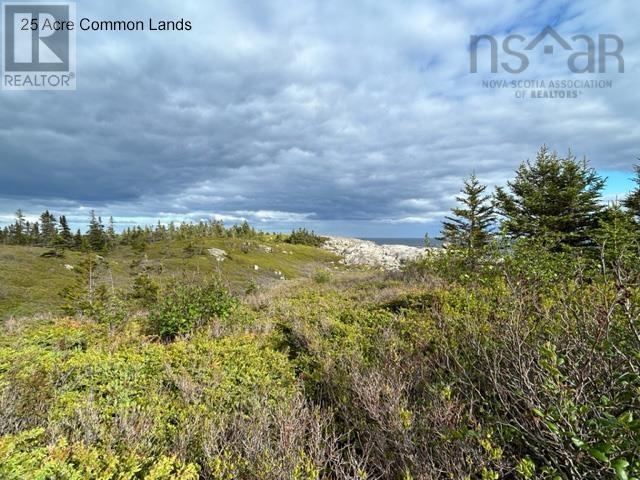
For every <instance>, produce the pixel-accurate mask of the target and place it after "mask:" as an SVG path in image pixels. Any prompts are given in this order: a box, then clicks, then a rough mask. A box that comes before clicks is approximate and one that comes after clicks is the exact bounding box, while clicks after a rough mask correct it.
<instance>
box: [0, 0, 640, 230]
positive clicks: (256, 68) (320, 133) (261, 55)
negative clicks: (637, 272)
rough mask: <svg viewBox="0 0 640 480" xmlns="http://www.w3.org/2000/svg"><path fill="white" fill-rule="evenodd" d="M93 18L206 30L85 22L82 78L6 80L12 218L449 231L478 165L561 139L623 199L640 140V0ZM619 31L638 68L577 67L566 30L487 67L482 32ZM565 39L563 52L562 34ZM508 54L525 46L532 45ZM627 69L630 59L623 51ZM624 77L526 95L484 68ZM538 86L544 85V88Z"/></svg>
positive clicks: (561, 147) (190, 1) (301, 7)
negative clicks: (473, 57) (10, 84)
mask: <svg viewBox="0 0 640 480" xmlns="http://www.w3.org/2000/svg"><path fill="white" fill-rule="evenodd" d="M77 16H78V18H84V17H86V18H90V19H92V20H116V19H125V20H126V19H132V20H137V19H142V20H144V21H148V19H149V18H153V19H154V20H155V21H158V20H165V19H166V20H179V19H181V18H183V19H185V20H190V21H191V23H192V26H193V27H192V30H191V31H189V32H184V31H183V32H152V31H148V30H147V31H142V32H141V31H138V32H92V31H79V32H77V69H78V70H77V90H76V91H71V92H15V91H1V92H0V223H1V222H9V221H11V220H12V217H13V212H15V210H16V209H17V208H22V209H23V210H24V211H26V212H27V213H29V214H31V215H34V216H37V215H38V214H39V213H40V212H41V211H42V210H44V209H45V208H47V209H49V210H51V211H52V212H54V213H57V214H61V213H64V214H67V216H68V218H70V219H71V220H72V222H73V224H74V225H77V226H80V224H85V223H86V221H87V218H88V214H89V212H90V211H91V210H92V209H93V210H95V211H96V212H97V213H98V214H100V215H102V216H104V217H108V216H109V215H112V216H113V217H114V218H115V221H116V224H117V225H118V226H119V227H120V228H122V227H125V226H128V225H133V224H153V223H156V222H157V221H158V220H160V221H162V222H169V221H182V220H186V221H198V220H202V219H219V220H223V221H225V223H227V224H232V223H237V222H240V221H243V220H245V219H246V220H248V221H249V222H250V223H252V224H254V225H255V226H256V227H258V228H260V229H263V230H269V231H287V230H290V229H292V228H294V227H303V226H304V227H307V228H311V229H314V230H316V231H318V232H321V233H325V234H338V235H350V236H360V237H420V236H423V235H424V234H425V232H429V233H430V234H431V235H434V234H436V233H437V232H438V231H439V229H440V222H441V221H442V218H443V216H444V215H446V214H447V211H448V210H449V209H450V208H451V207H452V206H453V205H454V203H455V196H456V195H457V193H458V191H459V189H460V186H461V183H462V180H463V178H464V177H465V176H467V175H469V174H470V173H472V172H475V173H476V174H477V175H478V177H479V178H480V179H481V181H483V182H484V183H486V184H487V185H488V186H489V188H490V189H493V187H495V186H496V185H503V184H504V183H505V182H506V181H508V180H509V179H510V178H512V177H513V172H514V170H515V168H517V166H518V165H519V164H520V163H521V162H522V161H525V160H527V159H532V158H534V157H535V154H536V151H537V150H538V149H539V147H540V146H541V145H542V144H547V145H548V146H549V147H550V148H551V149H553V150H557V151H558V152H559V153H560V154H565V153H566V152H567V151H568V150H569V149H571V151H572V152H573V153H574V154H575V155H576V156H578V157H579V158H582V157H583V156H584V157H586V158H587V159H588V160H589V162H590V165H591V166H592V167H594V168H596V169H598V170H599V171H600V172H601V173H602V174H603V175H605V176H607V177H608V178H609V181H608V184H607V188H606V191H605V192H604V193H605V199H606V200H614V199H616V198H618V199H619V198H622V197H624V195H625V193H626V192H628V191H629V190H630V189H631V188H632V186H633V184H632V182H631V180H630V179H631V178H632V176H633V175H632V171H633V165H634V163H638V162H639V160H638V157H640V122H639V121H638V120H639V114H638V106H639V104H640V91H639V90H638V88H637V85H638V84H639V83H640V82H639V80H640V67H639V63H638V60H639V55H638V47H640V29H638V28H637V20H638V18H640V2H629V1H623V0H611V1H608V2H601V1H595V0H593V1H592V0H585V1H558V0H555V1H544V0H520V1H510V2H504V1H502V0H500V1H498V0H446V1H433V0H429V1H426V0H421V1H417V0H416V1H414V0H398V1H393V2H391V1H383V0H378V1H374V0H351V1H349V2H345V1H344V0H318V1H313V0H295V1H294V0H270V1H249V0H207V1H205V0H185V1H181V2H169V1H159V0H153V1H151V0H143V1H136V2H130V1H128V0H127V1H125V0H110V1H109V2H82V3H78V5H77ZM546 26H551V27H553V28H554V29H555V30H556V31H557V32H558V33H559V34H560V35H562V37H563V38H567V39H570V38H571V37H572V36H573V35H579V34H582V35H588V36H591V37H592V38H595V39H596V41H595V43H596V44H598V41H597V39H598V35H600V34H615V35H617V36H618V37H620V38H621V39H622V40H623V41H624V50H623V55H624V62H625V70H624V73H619V72H618V71H617V65H615V62H613V60H611V62H610V63H609V64H608V65H607V67H608V69H607V72H606V73H595V74H589V73H582V74H577V73H571V72H570V71H569V70H568V69H567V65H566V63H565V62H566V56H567V53H566V52H563V51H562V49H561V48H560V47H559V45H558V44H555V43H554V42H553V39H551V38H547V39H545V41H543V42H542V43H541V44H540V45H539V48H537V49H535V50H532V51H531V52H529V53H528V55H529V57H530V65H529V67H528V68H527V70H526V71H524V72H522V73H518V74H510V73H508V72H505V71H502V70H501V71H499V72H498V73H491V72H490V71H489V56H488V53H487V49H486V44H485V48H484V49H482V48H481V49H480V50H479V68H478V70H479V71H478V73H471V72H470V59H469V42H470V36H471V35H480V34H492V35H494V36H495V37H496V38H497V39H498V40H499V41H500V42H501V41H502V39H503V38H504V37H505V36H506V35H508V34H518V35H522V36H523V37H525V38H526V39H532V38H533V37H535V36H536V35H537V34H538V33H539V32H540V31H541V30H542V29H543V28H545V27H546ZM546 44H553V45H555V49H556V50H555V52H556V53H555V54H554V55H546V54H544V53H543V46H544V45H546ZM500 55H501V56H500V60H501V61H504V60H508V61H509V62H510V63H511V64H517V59H515V58H509V57H504V56H503V55H504V53H503V52H500ZM614 67H616V68H614ZM567 79H568V80H576V79H577V80H587V79H595V80H608V81H611V86H610V88H596V89H584V90H581V91H580V92H579V94H578V95H577V98H516V95H515V93H516V90H514V89H511V88H488V87H486V86H483V83H482V81H483V80H486V81H488V80H504V81H507V82H510V81H512V80H516V81H520V80H522V81H525V80H546V81H548V80H567ZM527 92H528V90H527Z"/></svg>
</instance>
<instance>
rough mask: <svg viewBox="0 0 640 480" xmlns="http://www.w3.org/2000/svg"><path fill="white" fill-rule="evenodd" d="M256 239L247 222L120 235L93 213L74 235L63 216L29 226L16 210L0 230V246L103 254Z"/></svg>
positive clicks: (170, 226) (139, 229)
mask: <svg viewBox="0 0 640 480" xmlns="http://www.w3.org/2000/svg"><path fill="white" fill-rule="evenodd" d="M256 235H258V233H257V232H256V231H255V230H254V229H253V228H252V227H251V226H250V225H249V223H248V222H246V221H245V222H243V223H241V224H239V225H233V226H231V227H229V228H226V227H225V226H224V224H223V222H221V221H217V220H210V221H206V222H205V221H201V222H198V223H186V222H182V223H179V224H176V223H175V222H170V223H169V224H168V225H164V224H162V223H160V222H158V223H157V225H155V226H154V227H151V226H144V227H141V226H135V227H127V228H126V229H124V230H123V231H122V232H117V231H116V228H115V222H114V220H113V217H110V218H109V221H108V223H107V225H106V226H105V224H104V222H103V221H102V217H100V216H98V215H97V214H96V213H95V211H93V210H92V211H91V213H90V215H89V224H88V229H87V230H86V231H85V232H84V233H83V232H82V231H81V230H80V229H77V230H76V231H75V233H74V232H72V230H71V228H70V226H69V222H68V220H67V217H66V215H60V216H59V217H56V216H55V215H53V214H52V213H50V212H49V210H46V211H44V212H43V213H42V214H41V215H40V217H39V218H38V220H37V221H35V222H30V221H28V220H27V219H26V216H25V214H24V212H23V211H22V210H18V211H17V212H16V219H15V221H14V223H13V224H11V225H8V226H6V227H4V228H2V229H1V230H0V244H5V245H26V246H37V247H50V248H56V249H70V250H83V251H89V250H91V251H94V252H104V251H108V250H112V249H113V248H115V247H116V246H118V245H130V246H132V247H134V248H144V246H145V245H147V244H149V243H152V242H159V241H162V240H180V239H196V238H209V237H211V238H219V237H242V238H248V237H253V236H256Z"/></svg>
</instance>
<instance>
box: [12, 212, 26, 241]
mask: <svg viewBox="0 0 640 480" xmlns="http://www.w3.org/2000/svg"><path fill="white" fill-rule="evenodd" d="M12 230H13V232H12V236H13V241H14V243H15V244H17V245H24V244H25V243H26V241H27V239H26V222H25V217H24V213H22V210H21V209H18V210H17V211H16V222H15V223H14V224H13V229H12Z"/></svg>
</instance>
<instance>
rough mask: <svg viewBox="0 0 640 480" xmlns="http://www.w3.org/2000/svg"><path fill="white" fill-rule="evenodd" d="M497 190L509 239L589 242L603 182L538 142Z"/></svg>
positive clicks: (578, 163)
mask: <svg viewBox="0 0 640 480" xmlns="http://www.w3.org/2000/svg"><path fill="white" fill-rule="evenodd" d="M507 185H508V191H507V190H505V189H503V188H498V189H497V191H496V200H497V205H498V208H499V211H500V213H501V214H502V215H503V216H504V218H505V219H504V222H503V228H504V230H505V231H506V233H507V234H508V235H510V236H511V237H513V238H536V239H544V240H548V241H551V242H552V243H554V244H555V245H556V246H559V245H567V246H588V245H591V244H592V239H593V232H594V230H595V229H596V228H597V227H598V218H599V214H600V212H601V210H602V205H601V203H600V197H601V192H602V188H603V187H604V180H603V179H602V178H601V177H600V176H598V174H597V172H596V171H595V170H594V169H593V168H590V167H589V166H588V163H587V161H586V160H583V161H577V160H576V158H575V157H574V156H573V155H572V154H571V152H569V154H568V155H567V156H566V157H564V158H561V157H558V155H557V153H555V152H550V151H549V149H548V148H547V147H546V145H545V146H543V147H542V148H541V149H540V150H539V152H538V154H537V157H536V160H535V161H534V162H530V161H526V162H524V163H522V164H521V165H520V167H519V168H518V170H517V172H516V178H515V179H514V180H513V181H511V182H508V183H507Z"/></svg>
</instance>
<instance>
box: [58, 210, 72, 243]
mask: <svg viewBox="0 0 640 480" xmlns="http://www.w3.org/2000/svg"><path fill="white" fill-rule="evenodd" d="M60 243H61V244H62V245H63V246H65V247H67V248H71V247H73V235H72V233H71V228H69V223H68V222H67V217H66V216H64V215H61V216H60Z"/></svg>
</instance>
